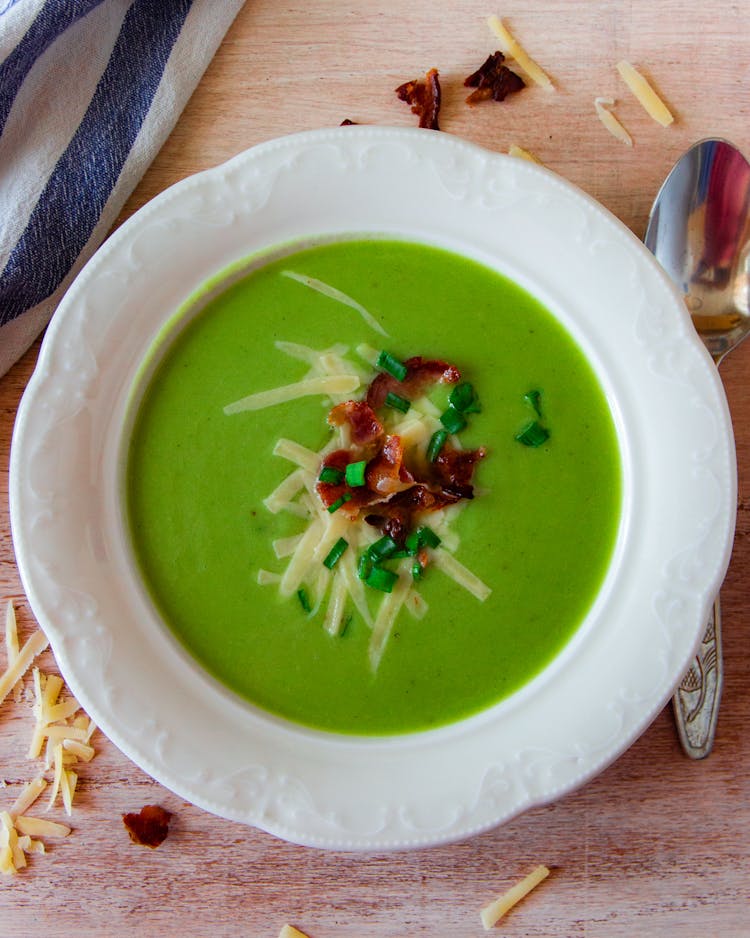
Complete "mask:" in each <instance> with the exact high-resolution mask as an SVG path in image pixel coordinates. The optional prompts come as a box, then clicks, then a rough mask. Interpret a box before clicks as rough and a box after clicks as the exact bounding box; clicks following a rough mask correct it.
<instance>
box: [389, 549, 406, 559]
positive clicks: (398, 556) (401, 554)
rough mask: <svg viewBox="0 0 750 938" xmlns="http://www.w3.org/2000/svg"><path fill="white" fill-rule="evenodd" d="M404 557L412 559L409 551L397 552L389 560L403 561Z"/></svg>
mask: <svg viewBox="0 0 750 938" xmlns="http://www.w3.org/2000/svg"><path fill="white" fill-rule="evenodd" d="M404 557H411V554H410V553H409V551H408V550H395V551H394V552H393V553H392V554H391V555H390V557H389V558H388V559H389V560H403V559H404Z"/></svg>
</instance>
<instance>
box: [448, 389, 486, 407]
mask: <svg viewBox="0 0 750 938" xmlns="http://www.w3.org/2000/svg"><path fill="white" fill-rule="evenodd" d="M448 401H449V403H450V404H451V406H452V407H454V408H455V409H456V410H457V411H459V412H460V413H462V414H478V413H480V412H481V410H482V407H481V405H480V403H479V398H478V397H477V395H476V392H475V390H474V385H472V384H469V382H468V381H462V382H461V384H457V385H456V386H455V388H453V390H452V391H451V393H450V396H449V397H448Z"/></svg>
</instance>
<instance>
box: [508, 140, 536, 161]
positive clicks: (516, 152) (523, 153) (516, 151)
mask: <svg viewBox="0 0 750 938" xmlns="http://www.w3.org/2000/svg"><path fill="white" fill-rule="evenodd" d="M508 155H509V156H517V157H518V158H519V159H521V160H526V161H527V162H529V163H536V164H537V166H544V163H543V162H542V161H541V160H540V159H539V157H538V156H534V154H533V153H532V152H531V151H530V150H524V148H523V147H519V146H516V144H515V143H514V144H511V146H510V147H508Z"/></svg>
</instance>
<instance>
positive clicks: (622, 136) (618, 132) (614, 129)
mask: <svg viewBox="0 0 750 938" xmlns="http://www.w3.org/2000/svg"><path fill="white" fill-rule="evenodd" d="M614 106H615V102H614V101H613V100H612V98H595V99H594V107H595V108H596V113H597V116H598V117H599V120H600V121H601V122H602V124H604V126H605V127H606V128H607V130H608V131H609V132H610V133H611V134H612V136H613V137H616V138H617V139H618V140H621V141H622V142H623V143H624V144H627V146H629V147H632V146H633V138H632V137H631V136H630V134H629V133H628V132H627V130H625V128H624V127H623V126H622V124H621V123H620V121H618V119H617V118H616V117H615V115H614V114H613V113H612V112H611V111H610V110H609V108H611V107H614Z"/></svg>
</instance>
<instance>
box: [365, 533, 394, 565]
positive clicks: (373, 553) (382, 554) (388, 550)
mask: <svg viewBox="0 0 750 938" xmlns="http://www.w3.org/2000/svg"><path fill="white" fill-rule="evenodd" d="M396 550H398V544H397V543H396V542H395V541H394V540H393V538H392V537H389V536H388V535H387V534H384V535H383V536H382V537H381V538H379V539H378V540H377V541H375V543H374V544H370V546H369V547H368V548H367V556H368V557H369V559H370V562H371V563H380V561H381V560H385V559H386V557H390V556H391V555H392V554H393V552H394V551H396Z"/></svg>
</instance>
